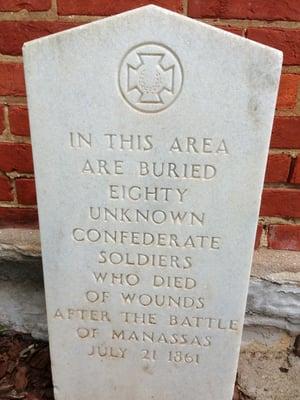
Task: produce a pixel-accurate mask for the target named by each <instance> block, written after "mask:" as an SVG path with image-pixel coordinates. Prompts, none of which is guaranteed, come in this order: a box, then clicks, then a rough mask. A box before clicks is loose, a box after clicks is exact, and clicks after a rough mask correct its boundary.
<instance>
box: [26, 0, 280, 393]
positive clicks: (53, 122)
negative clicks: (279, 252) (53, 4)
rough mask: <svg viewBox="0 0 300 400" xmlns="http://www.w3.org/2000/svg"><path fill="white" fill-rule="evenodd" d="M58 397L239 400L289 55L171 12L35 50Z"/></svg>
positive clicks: (70, 35) (99, 26)
mask: <svg viewBox="0 0 300 400" xmlns="http://www.w3.org/2000/svg"><path fill="white" fill-rule="evenodd" d="M24 57H25V71H26V85H27V91H28V101H29V109H30V124H31V132H32V144H33V152H34V163H35V174H36V181H37V191H38V209H39V218H40V228H41V235H42V251H43V266H44V277H45V288H46V300H47V314H48V325H49V338H50V346H51V360H52V369H53V379H54V387H55V397H56V399H57V400H67V399H68V400H69V399H70V400H84V399H86V400H91V399H101V400H116V399H122V400H151V399H153V400H182V399H185V400H195V399H201V400H230V399H231V396H232V392H233V386H234V380H235V374H236V368H237V362H238V355H239V346H240V340H241V333H242V327H243V318H244V312H245V303H246V297H247V287H248V279H249V273H250V265H251V257H252V252H253V245H254V238H255V231H256V224H257V218H258V211H259V204H260V196H261V190H262V185H263V177H264V171H265V164H266V158H267V152H268V145H269V137H270V132H271V127H272V121H273V115H274V107H275V101H276V94H277V88H278V81H279V75H280V69H281V61H282V54H281V53H280V52H279V51H277V50H275V49H272V48H269V47H266V46H263V45H260V44H257V43H254V42H252V41H249V40H246V39H244V38H241V37H238V36H235V35H232V34H230V33H227V32H224V31H221V30H219V29H216V28H213V27H211V26H208V25H205V24H203V23H200V22H198V21H193V20H191V19H189V18H186V17H184V16H181V15H177V14H175V13H172V12H170V11H167V10H164V9H162V8H158V7H155V6H148V7H143V8H140V9H137V10H134V11H130V12H127V13H124V14H121V15H118V16H114V17H111V18H107V19H104V20H101V21H97V22H94V23H91V24H88V25H85V26H81V27H78V28H75V29H71V30H69V31H65V32H63V33H58V34H55V35H52V36H49V37H46V38H42V39H38V40H35V41H33V42H30V43H27V44H26V45H25V47H24Z"/></svg>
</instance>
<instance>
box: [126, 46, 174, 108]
mask: <svg viewBox="0 0 300 400" xmlns="http://www.w3.org/2000/svg"><path fill="white" fill-rule="evenodd" d="M138 57H139V60H140V64H139V65H138V66H137V67H134V66H132V65H130V64H127V66H128V85H127V90H128V92H130V91H131V90H138V91H139V93H140V96H139V100H138V101H139V102H140V103H150V104H152V103H162V104H164V101H163V98H162V97H161V93H162V92H163V91H164V90H166V91H168V92H170V93H172V94H173V93H174V68H175V66H174V65H172V66H170V67H168V68H164V66H163V64H162V63H163V59H164V57H165V55H164V54H147V53H139V54H138Z"/></svg>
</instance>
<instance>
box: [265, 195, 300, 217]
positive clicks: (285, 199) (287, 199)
mask: <svg viewBox="0 0 300 400" xmlns="http://www.w3.org/2000/svg"><path fill="white" fill-rule="evenodd" d="M260 215H261V216H265V217H294V218H299V217H300V189H298V190H297V189H265V190H264V191H263V195H262V202H261V209H260Z"/></svg>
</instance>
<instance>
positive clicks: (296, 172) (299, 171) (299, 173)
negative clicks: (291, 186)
mask: <svg viewBox="0 0 300 400" xmlns="http://www.w3.org/2000/svg"><path fill="white" fill-rule="evenodd" d="M291 183H295V184H300V157H299V156H298V157H297V158H296V161H295V164H294V169H293V173H292V177H291Z"/></svg>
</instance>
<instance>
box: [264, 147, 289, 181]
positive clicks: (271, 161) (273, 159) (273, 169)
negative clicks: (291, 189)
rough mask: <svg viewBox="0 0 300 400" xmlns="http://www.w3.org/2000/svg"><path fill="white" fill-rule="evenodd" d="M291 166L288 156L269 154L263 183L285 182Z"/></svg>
mask: <svg viewBox="0 0 300 400" xmlns="http://www.w3.org/2000/svg"><path fill="white" fill-rule="evenodd" d="M290 165H291V156H290V155H288V154H270V155H269V158H268V163H267V170H266V176H265V182H267V183H281V182H287V180H288V176H289V171H290Z"/></svg>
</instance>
